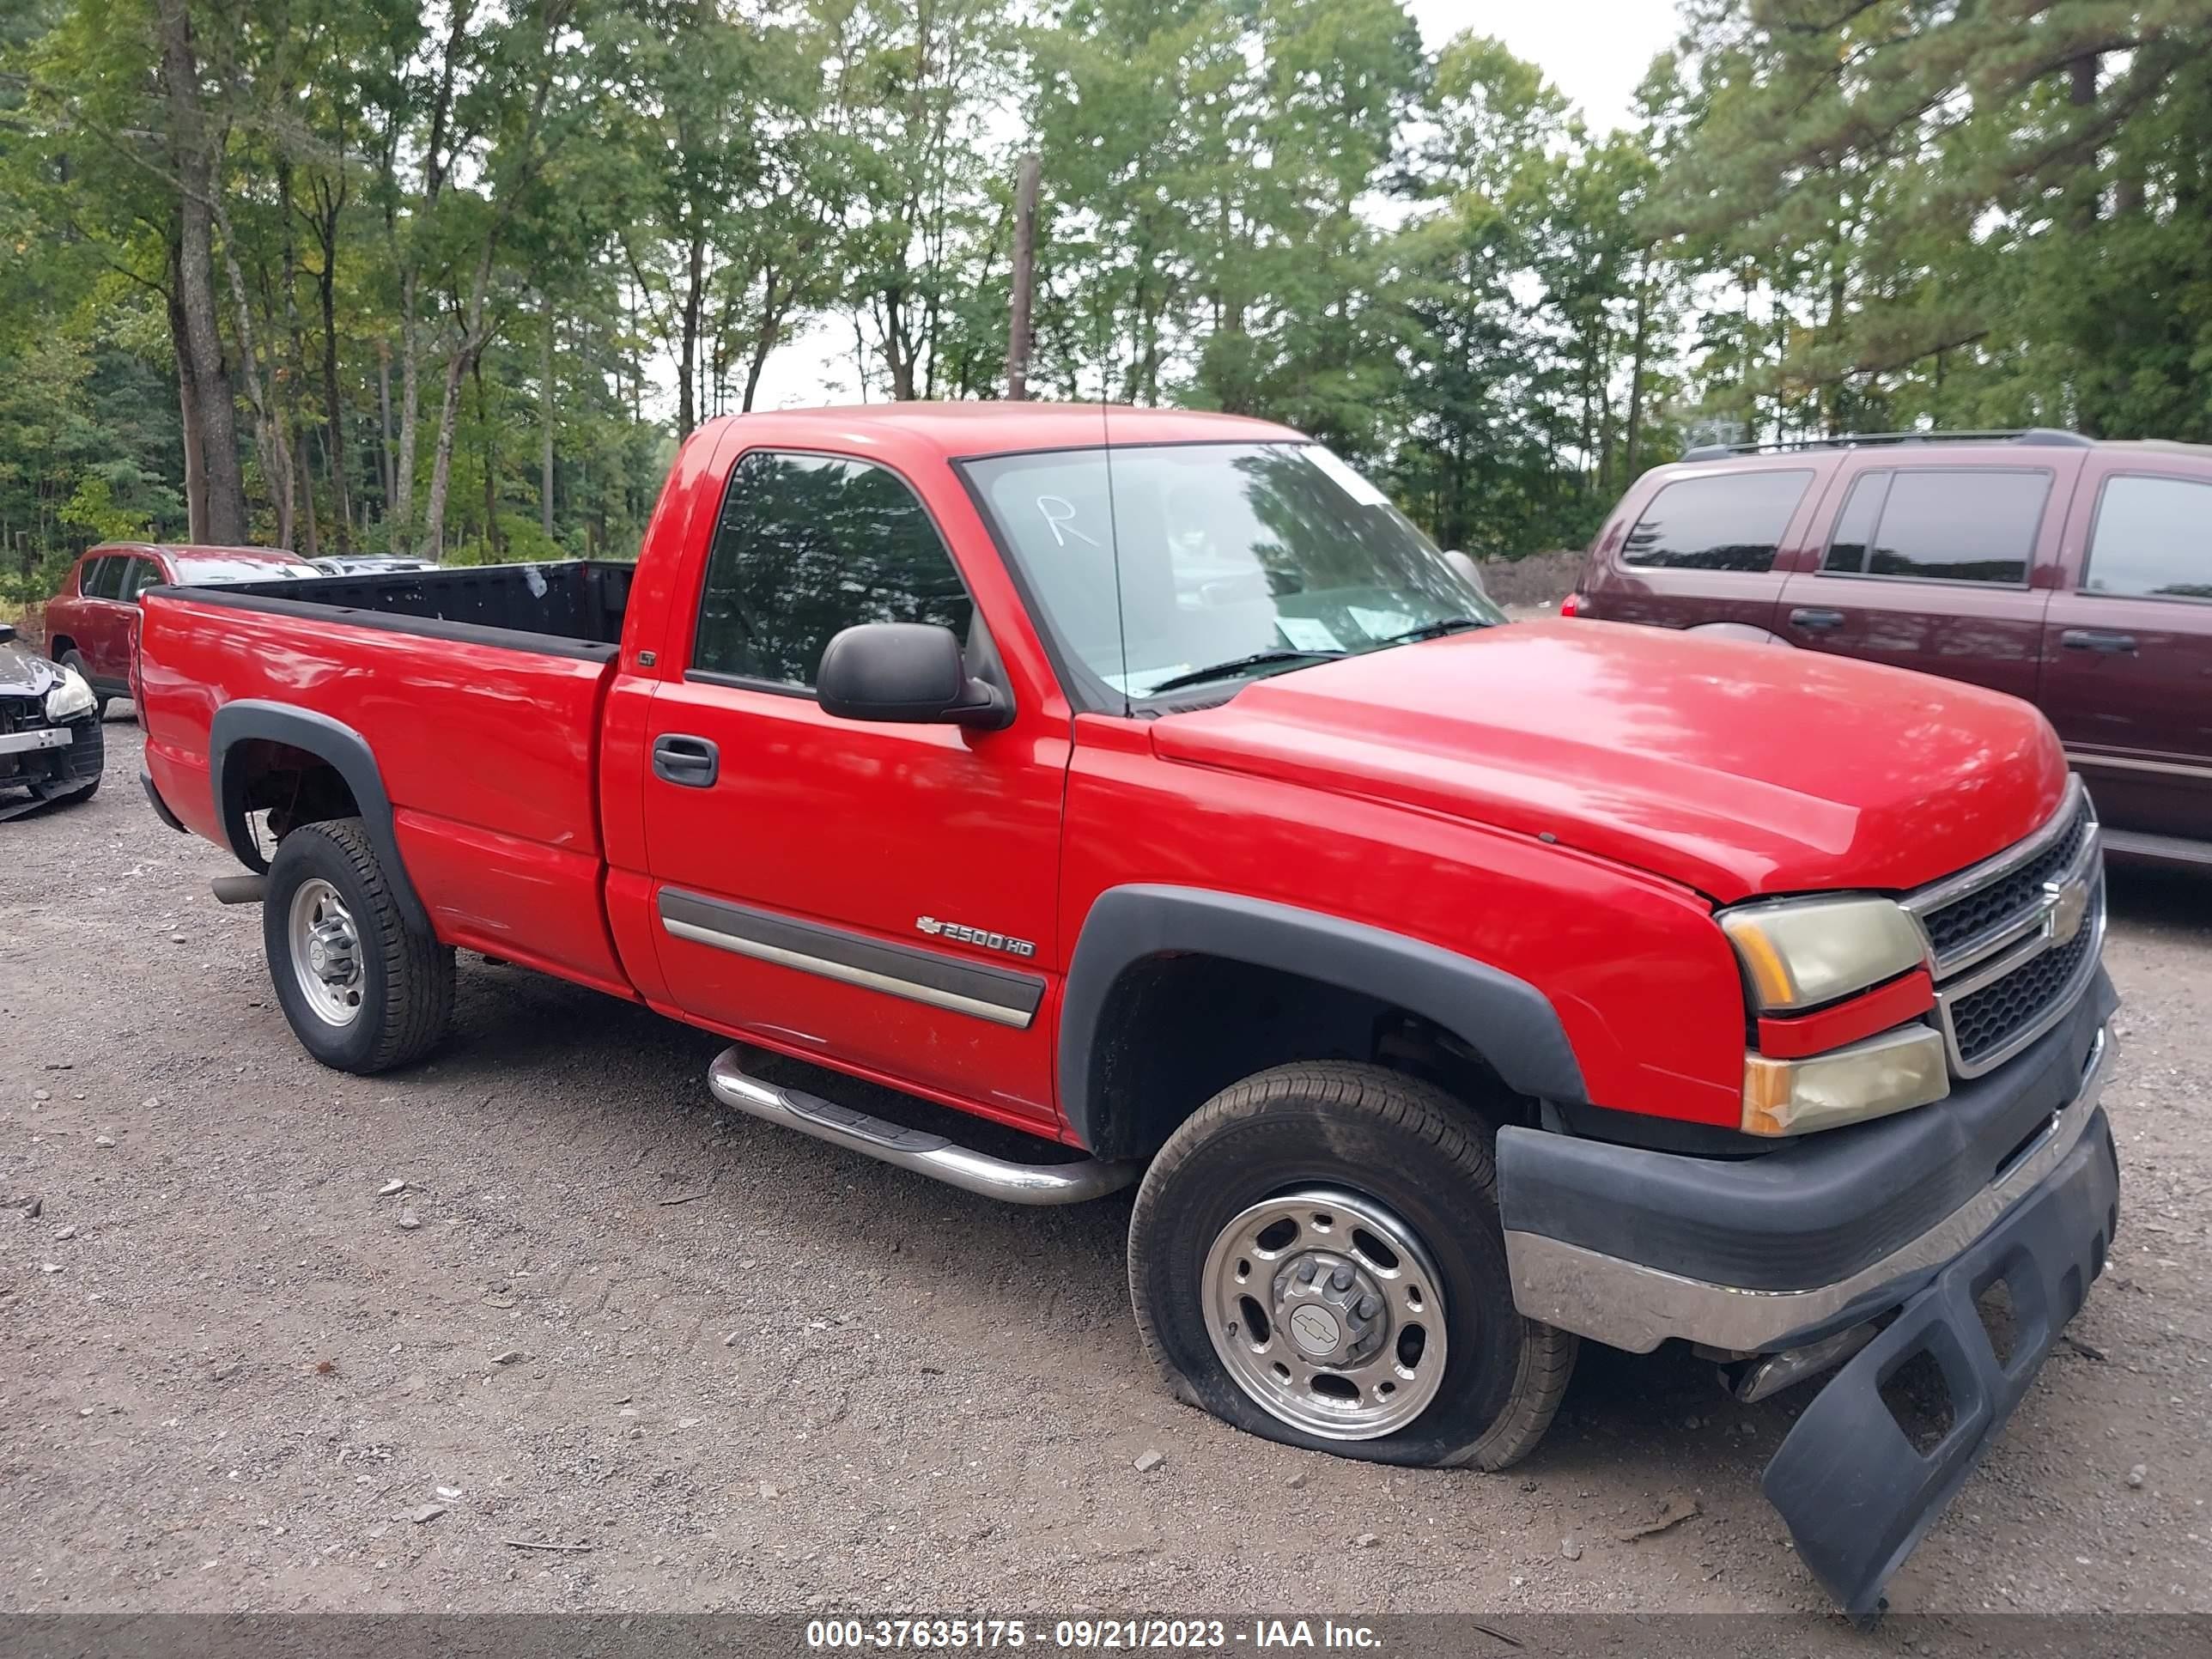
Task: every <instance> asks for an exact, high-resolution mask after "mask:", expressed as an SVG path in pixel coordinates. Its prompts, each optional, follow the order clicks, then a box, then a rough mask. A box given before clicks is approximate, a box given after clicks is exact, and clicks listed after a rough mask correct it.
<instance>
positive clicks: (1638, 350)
mask: <svg viewBox="0 0 2212 1659" xmlns="http://www.w3.org/2000/svg"><path fill="white" fill-rule="evenodd" d="M1650 332H1651V250H1650V249H1649V248H1646V249H1644V252H1643V253H1642V254H1641V255H1640V256H1639V258H1638V264H1637V269H1636V331H1635V334H1634V335H1633V337H1632V343H1631V344H1630V346H1629V354H1628V431H1627V433H1626V435H1625V439H1624V442H1623V446H1622V449H1623V454H1622V465H1621V469H1620V470H1621V472H1622V474H1623V482H1632V481H1633V480H1634V479H1635V477H1637V471H1636V463H1637V460H1638V452H1639V451H1640V450H1641V449H1642V447H1643V442H1642V440H1643V436H1644V353H1645V351H1646V350H1648V349H1650Z"/></svg>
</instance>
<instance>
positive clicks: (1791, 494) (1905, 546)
mask: <svg viewBox="0 0 2212 1659" xmlns="http://www.w3.org/2000/svg"><path fill="white" fill-rule="evenodd" d="M2207 526H2212V447H2204V446H2202V445H2194V444H2169V443H2124V442H2109V441H2107V442H2093V441H2090V440H2088V439H2087V438H2083V437H2080V436H2078V435H2075V434H2073V433H2070V432H2058V431H2047V430H2046V431H2029V432H2021V433H2012V434H1987V433H1958V434H1944V433H1904V434H1888V435H1873V436H1862V437H1849V438H1838V439H1826V440H1820V441H1811V442H1805V443H1796V444H1784V445H1768V446H1765V447H1758V448H1755V449H1753V448H1725V447H1712V448H1707V449H1699V450H1693V451H1692V452H1691V453H1690V454H1689V455H1688V456H1686V458H1685V459H1684V461H1683V463H1682V464H1681V465H1674V466H1662V467H1658V468H1655V469H1654V470H1653V471H1650V472H1649V473H1647V474H1645V475H1644V477H1642V478H1641V479H1639V480H1638V482H1637V483H1636V484H1635V485H1634V486H1633V487H1632V488H1631V489H1630V490H1629V492H1628V494H1627V495H1626V496H1624V497H1623V498H1622V500H1621V501H1620V505H1619V506H1618V507H1616V508H1615V509H1614V510H1613V516H1612V517H1611V518H1610V519H1609V520H1607V523H1606V525H1605V527H1604V528H1603V529H1602V530H1601V532H1599V534H1598V538H1597V539H1596V541H1595V543H1593V544H1591V548H1590V555H1589V564H1588V565H1587V567H1586V568H1585V569H1584V572H1583V580H1582V584H1581V591H1580V592H1578V593H1577V594H1576V595H1575V597H1574V598H1573V599H1571V600H1570V601H1569V602H1568V605H1567V606H1566V607H1565V609H1566V611H1567V614H1569V615H1573V616H1582V617H1600V618H1604V619H1607V620H1612V621H1617V622H1641V623H1660V624H1662V625H1663V626H1665V627H1669V628H1695V629H1716V628H1717V629H1720V630H1721V631H1723V632H1724V633H1735V634H1737V635H1742V636H1746V637H1752V638H1758V639H1763V640H1766V641H1771V642H1778V643H1783V644H1788V645H1795V646H1800V647H1803V648H1805V649H1806V650H1808V651H1818V652H1820V653H1823V654H1825V655H1830V656H1839V657H1856V658H1858V659H1861V660H1862V661H1866V662H1881V663H1889V664H1892V665H1895V666H1897V667H1899V668H1917V669H1918V670H1920V671H1923V673H1929V674H1940V675H1942V676H1943V677H1944V678H1948V679H1958V680H1969V681H1972V682H1973V683H1974V684H1978V685H1986V686H1989V687H1990V688H1992V689H1993V690H1999V691H2007V692H2010V693H2011V694H2012V695H2013V696H2016V697H2021V698H2024V699H2026V700H2027V702H2032V703H2034V704H2035V705H2036V706H2037V707H2038V708H2041V709H2042V710H2043V712H2044V713H2045V714H2046V715H2048V716H2049V717H2050V719H2051V724H2052V725H2053V726H2056V727H2057V730H2058V735H2059V737H2060V738H2061V739H2062V740H2063V742H2064V744H2065V745H2066V754H2067V758H2068V760H2069V762H2070V763H2072V764H2073V765H2074V766H2075V767H2077V768H2079V769H2080V770H2081V773H2082V775H2083V776H2084V777H2085V778H2086V779H2087V781H2088V782H2089V785H2090V787H2092V788H2093V789H2094V790H2095V792H2096V795H2097V808H2098V811H2099V813H2100V815H2101V816H2102V817H2103V818H2104V820H2105V846H2106V849H2107V850H2108V851H2111V852H2114V853H2122V854H2128V855H2130V856H2131V857H2137V858H2144V859H2152V860H2159V861H2160V862H2166V863H2172V864H2177V865H2188V866H2197V867H2208V866H2212V534H2208V530H2207Z"/></svg>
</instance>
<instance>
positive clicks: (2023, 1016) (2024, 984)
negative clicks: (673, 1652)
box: [1950, 926, 2095, 1060]
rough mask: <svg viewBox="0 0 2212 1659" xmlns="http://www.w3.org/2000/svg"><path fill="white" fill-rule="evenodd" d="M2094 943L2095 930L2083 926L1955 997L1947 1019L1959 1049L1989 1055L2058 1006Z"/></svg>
mask: <svg viewBox="0 0 2212 1659" xmlns="http://www.w3.org/2000/svg"><path fill="white" fill-rule="evenodd" d="M2094 942H2095V933H2094V931H2093V929H2091V928H2090V927H2086V926H2085V927H2083V928H2082V929H2081V932H2080V933H2076V934H2075V935H2074V938H2073V939H2072V940H2071V941H2070V942H2069V943H2068V944H2065V945H2058V946H2057V947H2056V948H2055V949H2052V950H2049V951H2045V952H2043V954H2042V955H2040V956H2039V957H2033V958H2031V959H2030V960H2029V961H2028V962H2027V963H2024V964H2022V965H2021V966H2020V967H2018V968H2015V969H2013V970H2012V972H2010V973H2008V974H2006V975H2003V976H2002V977H2001V978H1999V979H1997V980H1996V981H1993V982H1992V983H1990V984H1988V985H1985V986H1984V987H1982V988H1981V989H1980V990H1978V991H1974V992H1970V993H1969V994H1966V995H1965V996H1962V997H1960V998H1959V999H1957V1000H1956V1001H1954V1003H1953V1004H1952V1005H1951V1022H1950V1023H1951V1029H1952V1031H1953V1032H1954V1034H1955V1036H1957V1039H1958V1043H1959V1052H1960V1054H1964V1055H1965V1056H1966V1058H1967V1059H1968V1060H1973V1059H1975V1058H1977V1057H1978V1056H1980V1055H1983V1054H1990V1053H1991V1052H1993V1051H1994V1050H1996V1049H1997V1048H2002V1047H2003V1046H2004V1044H2005V1043H2006V1042H2008V1041H2009V1040H2010V1039H2012V1038H2013V1037H2015V1036H2018V1035H2019V1034H2020V1033H2021V1031H2023V1030H2027V1029H2029V1028H2030V1027H2032V1026H2033V1025H2034V1024H2035V1023H2036V1021H2037V1019H2038V1018H2039V1017H2040V1016H2041V1015H2042V1014H2044V1013H2045V1012H2046V1011H2048V1010H2049V1009H2051V1008H2052V1007H2055V1006H2063V1000H2065V999H2066V988H2067V987H2069V985H2071V984H2073V982H2074V981H2075V976H2076V975H2079V974H2080V973H2081V964H2082V963H2083V962H2084V961H2085V960H2086V959H2087V957H2089V956H2090V954H2091V951H2090V946H2091V945H2093V943H2094Z"/></svg>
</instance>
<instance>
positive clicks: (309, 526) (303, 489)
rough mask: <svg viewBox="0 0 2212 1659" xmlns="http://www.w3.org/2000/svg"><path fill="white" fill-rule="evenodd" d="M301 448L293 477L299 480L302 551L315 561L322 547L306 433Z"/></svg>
mask: <svg viewBox="0 0 2212 1659" xmlns="http://www.w3.org/2000/svg"><path fill="white" fill-rule="evenodd" d="M299 446H300V459H299V462H298V464H297V465H295V467H294V468H293V476H294V477H296V478H297V479H298V480H299V491H300V494H299V521H300V526H301V530H302V532H304V533H303V534H302V535H301V538H300V540H301V548H300V550H301V552H302V553H304V554H306V555H307V557H309V558H311V559H313V558H317V557H319V556H321V553H322V546H321V543H320V541H319V538H318V537H317V535H316V533H315V528H316V527H315V475H314V473H313V471H311V470H310V469H309V467H308V465H307V433H306V432H305V431H302V432H301V434H300V437H299ZM341 522H343V520H341Z"/></svg>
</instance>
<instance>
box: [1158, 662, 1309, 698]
mask: <svg viewBox="0 0 2212 1659" xmlns="http://www.w3.org/2000/svg"><path fill="white" fill-rule="evenodd" d="M1345 654H1346V653H1344V652H1341V651H1255V652H1254V653H1252V654H1251V655H1250V656H1249V657H1231V659H1229V660H1228V661H1227V662H1217V663H1212V664H1209V665H1207V666H1206V667H1204V668H1194V669H1191V670H1189V671H1187V672H1185V673H1181V674H1172V675H1170V676H1169V677H1168V678H1166V679H1164V680H1162V681H1161V682H1160V683H1159V684H1158V685H1156V686H1154V687H1152V690H1149V691H1147V692H1146V693H1145V696H1148V697H1155V696H1158V695H1159V694H1160V693H1161V692H1163V691H1175V690H1181V689H1182V687H1184V686H1186V685H1203V684H1206V681H1208V680H1219V679H1226V678H1229V676H1230V675H1231V674H1241V673H1243V671H1245V670H1246V669H1248V668H1266V667H1268V666H1270V665H1273V664H1275V663H1307V662H1328V661H1330V660H1332V659H1335V658H1338V657H1341V656H1343V655H1345Z"/></svg>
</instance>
